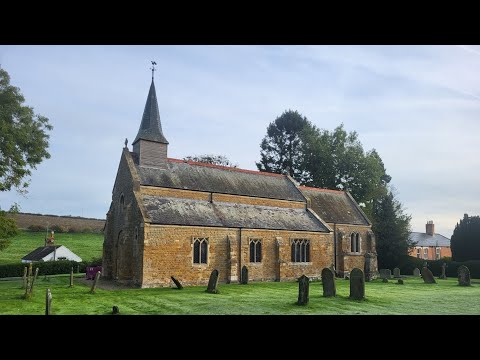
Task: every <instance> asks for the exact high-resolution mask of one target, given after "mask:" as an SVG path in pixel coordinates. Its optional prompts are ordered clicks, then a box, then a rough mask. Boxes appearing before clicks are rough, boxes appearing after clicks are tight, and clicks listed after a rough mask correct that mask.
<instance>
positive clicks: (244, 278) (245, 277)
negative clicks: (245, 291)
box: [240, 265, 248, 285]
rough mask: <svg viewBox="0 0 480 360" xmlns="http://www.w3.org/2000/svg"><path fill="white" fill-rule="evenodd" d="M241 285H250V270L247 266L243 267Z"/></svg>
mask: <svg viewBox="0 0 480 360" xmlns="http://www.w3.org/2000/svg"><path fill="white" fill-rule="evenodd" d="M240 284H242V285H247V284H248V269H247V267H246V266H245V265H243V267H242V272H241V274H240Z"/></svg>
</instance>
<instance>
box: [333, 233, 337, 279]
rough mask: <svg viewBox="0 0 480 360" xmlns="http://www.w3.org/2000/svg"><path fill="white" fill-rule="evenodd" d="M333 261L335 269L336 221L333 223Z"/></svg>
mask: <svg viewBox="0 0 480 360" xmlns="http://www.w3.org/2000/svg"><path fill="white" fill-rule="evenodd" d="M333 263H334V266H335V271H337V223H333Z"/></svg>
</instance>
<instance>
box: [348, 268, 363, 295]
mask: <svg viewBox="0 0 480 360" xmlns="http://www.w3.org/2000/svg"><path fill="white" fill-rule="evenodd" d="M364 297H365V275H364V274H363V271H362V270H360V269H358V268H355V269H353V270H352V271H351V272H350V298H352V299H354V300H362V299H363V298H364Z"/></svg>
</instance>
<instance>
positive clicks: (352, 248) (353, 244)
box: [350, 233, 357, 252]
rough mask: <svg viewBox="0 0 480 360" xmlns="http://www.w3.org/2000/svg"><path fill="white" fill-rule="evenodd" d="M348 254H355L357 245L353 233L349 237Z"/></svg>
mask: <svg viewBox="0 0 480 360" xmlns="http://www.w3.org/2000/svg"><path fill="white" fill-rule="evenodd" d="M350 252H357V243H356V242H355V233H352V234H351V235H350Z"/></svg>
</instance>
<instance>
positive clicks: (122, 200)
mask: <svg viewBox="0 0 480 360" xmlns="http://www.w3.org/2000/svg"><path fill="white" fill-rule="evenodd" d="M124 206H125V196H123V194H122V195H120V209H123V207H124Z"/></svg>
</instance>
